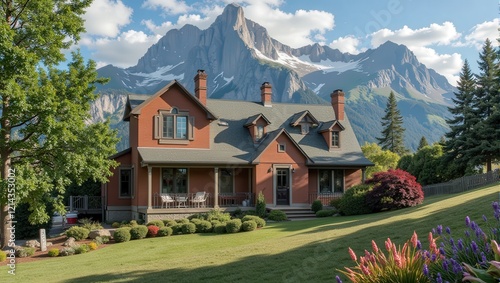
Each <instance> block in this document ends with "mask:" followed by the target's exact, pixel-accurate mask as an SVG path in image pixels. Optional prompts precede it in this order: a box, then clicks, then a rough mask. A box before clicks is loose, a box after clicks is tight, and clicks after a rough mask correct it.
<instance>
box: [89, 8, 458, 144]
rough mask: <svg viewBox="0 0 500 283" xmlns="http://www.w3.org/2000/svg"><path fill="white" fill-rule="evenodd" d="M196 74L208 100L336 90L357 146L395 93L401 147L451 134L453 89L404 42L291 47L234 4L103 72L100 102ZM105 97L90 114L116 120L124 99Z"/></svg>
mask: <svg viewBox="0 0 500 283" xmlns="http://www.w3.org/2000/svg"><path fill="white" fill-rule="evenodd" d="M198 69H204V70H205V72H206V73H207V74H208V75H209V77H208V81H207V83H208V94H209V97H211V98H224V99H243V100H251V101H259V100H260V92H259V88H258V87H259V86H260V85H261V84H262V83H263V82H270V83H271V84H272V86H273V100H274V101H278V102H292V103H328V101H329V100H330V97H329V95H330V93H331V92H332V91H333V90H335V89H339V88H341V89H343V90H344V92H345V93H346V111H347V113H348V115H349V118H350V120H351V123H352V124H353V127H354V128H355V131H356V134H357V136H358V140H359V141H360V143H361V144H362V143H364V142H365V141H368V142H373V141H375V137H377V136H379V135H380V132H381V126H380V118H381V117H382V116H383V114H384V113H383V112H384V109H385V107H386V103H387V97H388V96H389V93H390V92H391V91H394V93H395V94H396V97H397V99H398V107H399V108H400V110H401V112H402V115H403V118H404V126H405V127H406V129H407V130H406V134H405V137H406V144H407V146H408V147H410V148H412V149H416V147H417V146H418V142H419V140H420V138H421V137H422V136H425V137H426V138H427V140H429V141H431V142H432V141H437V140H438V139H439V138H440V137H441V136H442V135H443V134H444V132H445V131H446V130H447V129H448V128H447V125H446V123H445V120H444V119H445V116H446V115H447V114H446V113H448V111H447V106H448V105H449V103H450V102H449V101H450V97H452V95H453V92H454V91H455V88H454V87H453V86H451V85H450V84H449V83H448V82H447V80H446V79H445V78H444V77H443V76H441V75H439V74H438V73H436V72H435V71H433V70H431V69H428V68H426V67H425V65H423V64H421V63H419V62H418V60H417V58H416V57H415V55H414V54H413V53H412V52H411V51H410V50H409V49H408V48H406V47H405V46H404V45H397V44H395V43H392V42H386V43H385V44H383V45H381V46H379V47H378V48H375V49H370V50H367V51H366V52H363V53H360V54H356V55H353V54H349V53H342V52H340V51H339V50H336V49H331V48H329V47H327V46H320V45H318V44H314V45H309V46H304V47H301V48H291V47H289V46H287V45H284V44H282V43H280V42H278V41H277V40H275V39H273V38H271V37H270V36H269V34H268V33H267V30H266V29H265V28H264V27H262V26H260V25H259V24H257V23H255V22H252V21H250V20H248V19H246V18H245V17H244V14H243V9H242V8H241V7H239V6H238V5H236V4H230V5H228V6H227V7H226V8H225V9H224V12H223V13H222V14H221V15H220V16H219V17H217V19H216V20H215V22H214V23H213V24H212V25H211V26H210V27H209V28H208V29H206V30H200V29H199V28H197V27H195V26H192V25H185V26H184V27H182V28H181V29H178V30H177V29H175V30H170V31H169V32H167V34H166V35H165V36H164V37H162V38H161V39H160V40H159V41H158V42H157V43H156V44H154V45H153V46H151V47H150V48H149V49H148V51H147V52H146V53H145V54H144V56H143V57H142V58H140V59H139V61H138V63H137V65H135V66H132V67H129V68H126V69H122V68H118V67H115V66H112V65H108V66H105V67H103V68H100V69H99V70H98V74H99V76H101V77H109V78H110V79H111V80H110V82H109V83H108V84H106V85H104V86H100V87H99V88H98V90H99V91H100V92H101V96H102V97H105V96H113V95H114V96H120V94H123V93H125V92H130V93H145V94H153V93H155V92H156V91H158V90H159V89H161V88H162V87H163V86H164V85H165V84H167V83H169V82H170V81H172V80H174V79H176V80H178V81H180V82H181V83H182V84H183V85H184V86H186V88H187V89H188V90H193V89H194V82H193V77H194V74H195V73H196V71H197V70H198ZM108 100H109V101H116V103H118V104H116V105H112V106H111V105H109V106H110V107H111V108H110V109H108V110H94V113H110V114H109V115H111V116H113V115H114V119H115V120H117V119H118V118H121V115H122V114H121V113H122V111H123V107H122V103H123V100H119V99H118V100H117V98H116V97H114V100H113V99H108ZM94 107H95V108H99V107H103V104H102V103H101V104H97V103H96V104H95V106H94ZM98 116H99V117H101V119H102V118H103V117H104V116H103V115H101V114H99V115H98ZM94 117H95V116H94ZM117 127H118V128H120V126H119V125H118V126H117ZM120 132H121V133H122V134H123V135H124V136H126V135H127V133H126V132H125V131H120Z"/></svg>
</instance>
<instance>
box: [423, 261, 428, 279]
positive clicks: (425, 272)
mask: <svg viewBox="0 0 500 283" xmlns="http://www.w3.org/2000/svg"><path fill="white" fill-rule="evenodd" d="M424 275H425V276H427V277H429V267H428V266H427V264H424Z"/></svg>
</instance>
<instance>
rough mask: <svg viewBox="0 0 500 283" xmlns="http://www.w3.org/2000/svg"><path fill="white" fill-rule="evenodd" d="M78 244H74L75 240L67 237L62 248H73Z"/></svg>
mask: <svg viewBox="0 0 500 283" xmlns="http://www.w3.org/2000/svg"><path fill="white" fill-rule="evenodd" d="M77 245H78V244H77V243H76V242H75V238H73V237H69V238H68V239H67V240H66V242H64V244H63V246H65V247H74V246H77Z"/></svg>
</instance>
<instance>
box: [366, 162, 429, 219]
mask: <svg viewBox="0 0 500 283" xmlns="http://www.w3.org/2000/svg"><path fill="white" fill-rule="evenodd" d="M365 183H366V184H373V188H372V190H371V191H369V192H368V194H367V197H366V203H367V205H368V206H369V207H370V208H371V209H372V211H374V212H377V211H382V210H390V209H400V208H404V207H411V206H416V205H418V204H421V203H422V202H423V201H424V192H423V191H422V186H421V185H420V184H419V183H418V182H417V180H416V178H415V177H414V176H412V175H411V174H410V173H408V172H406V171H403V170H401V169H396V170H393V169H389V171H387V172H379V173H376V174H375V175H373V178H371V179H369V180H366V182H365Z"/></svg>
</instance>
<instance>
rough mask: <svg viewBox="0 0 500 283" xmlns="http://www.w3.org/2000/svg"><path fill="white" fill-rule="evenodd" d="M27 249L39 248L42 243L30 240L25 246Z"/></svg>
mask: <svg viewBox="0 0 500 283" xmlns="http://www.w3.org/2000/svg"><path fill="white" fill-rule="evenodd" d="M24 245H25V246H26V247H31V248H39V247H40V242H38V241H37V240H29V241H26V244H24Z"/></svg>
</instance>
